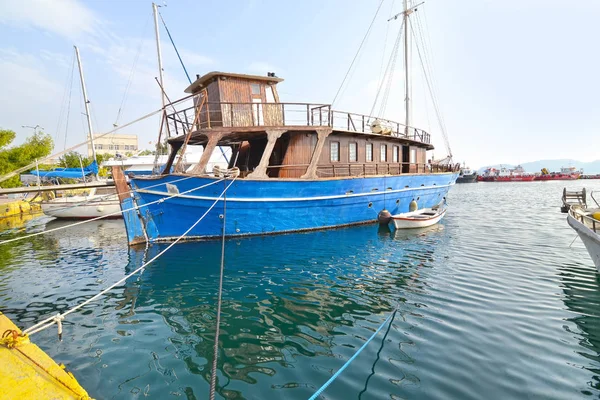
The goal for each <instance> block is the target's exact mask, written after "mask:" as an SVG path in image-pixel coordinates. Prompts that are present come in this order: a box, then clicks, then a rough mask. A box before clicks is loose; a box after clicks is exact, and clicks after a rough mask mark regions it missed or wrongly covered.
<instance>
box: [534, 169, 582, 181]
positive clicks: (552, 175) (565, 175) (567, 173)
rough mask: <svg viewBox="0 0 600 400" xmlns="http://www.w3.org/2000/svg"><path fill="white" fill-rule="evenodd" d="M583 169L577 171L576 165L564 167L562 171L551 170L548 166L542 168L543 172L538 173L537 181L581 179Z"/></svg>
mask: <svg viewBox="0 0 600 400" xmlns="http://www.w3.org/2000/svg"><path fill="white" fill-rule="evenodd" d="M582 172H583V171H582V170H579V171H577V169H576V168H575V167H567V168H565V167H563V168H561V169H560V172H549V171H548V170H547V169H546V168H542V171H541V174H540V175H536V177H535V180H536V181H571V180H575V179H579V177H580V176H581V174H582Z"/></svg>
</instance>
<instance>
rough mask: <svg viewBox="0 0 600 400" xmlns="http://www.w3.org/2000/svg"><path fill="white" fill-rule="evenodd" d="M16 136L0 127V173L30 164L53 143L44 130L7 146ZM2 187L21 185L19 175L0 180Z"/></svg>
mask: <svg viewBox="0 0 600 400" xmlns="http://www.w3.org/2000/svg"><path fill="white" fill-rule="evenodd" d="M15 137H16V133H15V132H14V131H11V130H6V129H0V174H7V173H9V172H11V171H14V170H16V169H17V168H21V167H24V166H26V165H28V164H31V163H32V162H34V161H35V160H37V159H41V158H44V157H46V156H48V155H50V153H52V149H53V148H54V143H53V141H52V137H50V135H47V134H45V133H44V132H37V133H34V134H33V135H32V136H30V137H28V138H27V139H26V140H25V143H23V144H22V145H20V146H13V147H7V146H9V145H10V144H11V143H12V142H13V140H14V139H15ZM0 186H1V187H3V188H8V187H18V186H21V179H20V178H19V176H18V175H17V176H14V177H12V178H10V179H7V180H5V181H4V182H0Z"/></svg>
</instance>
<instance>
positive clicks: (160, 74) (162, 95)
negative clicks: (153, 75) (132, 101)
mask: <svg viewBox="0 0 600 400" xmlns="http://www.w3.org/2000/svg"><path fill="white" fill-rule="evenodd" d="M152 13H153V14H154V33H155V34H156V54H157V55H158V80H159V82H160V98H161V100H162V106H163V110H164V108H165V103H166V101H165V91H164V89H165V84H164V82H163V65H162V53H161V50H160V34H159V32H158V7H157V5H156V4H155V3H152Z"/></svg>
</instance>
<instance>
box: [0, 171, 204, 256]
mask: <svg viewBox="0 0 600 400" xmlns="http://www.w3.org/2000/svg"><path fill="white" fill-rule="evenodd" d="M190 178H193V176H187V177H185V178H181V179H175V180H174V181H169V182H161V183H157V184H156V185H151V186H146V187H145V188H144V190H148V189H152V188H155V187H157V186H162V185H164V184H166V183H170V184H173V183H176V182H180V181H185V180H187V179H190ZM56 190H60V189H56ZM91 196H97V197H94V198H93V199H89V200H82V201H74V202H73V205H70V206H65V207H61V208H53V209H52V211H54V212H56V211H65V210H70V209H72V208H77V207H79V206H85V205H90V204H94V203H96V202H101V201H103V200H106V199H110V198H111V197H112V198H116V197H117V194H116V193H111V194H105V195H91ZM85 197H88V196H85ZM63 198H64V199H68V198H70V197H63ZM56 199H59V197H55V198H54V199H53V200H56ZM49 202H51V201H42V203H46V204H47V203H49ZM125 211H128V210H125ZM49 216H50V215H49ZM103 218H106V216H103ZM69 226H70V225H67V226H66V228H68V227H69ZM0 244H2V243H1V242H0Z"/></svg>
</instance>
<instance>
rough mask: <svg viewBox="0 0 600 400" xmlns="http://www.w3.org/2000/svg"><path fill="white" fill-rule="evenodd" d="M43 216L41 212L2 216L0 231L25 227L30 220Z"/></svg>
mask: <svg viewBox="0 0 600 400" xmlns="http://www.w3.org/2000/svg"><path fill="white" fill-rule="evenodd" d="M41 216H43V214H42V213H41V212H36V213H26V214H17V215H11V216H8V217H3V218H0V232H5V231H14V230H19V229H21V228H25V227H26V226H27V225H28V223H29V222H30V221H33V220H35V219H37V218H39V217H41Z"/></svg>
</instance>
